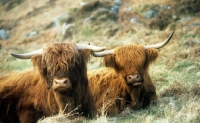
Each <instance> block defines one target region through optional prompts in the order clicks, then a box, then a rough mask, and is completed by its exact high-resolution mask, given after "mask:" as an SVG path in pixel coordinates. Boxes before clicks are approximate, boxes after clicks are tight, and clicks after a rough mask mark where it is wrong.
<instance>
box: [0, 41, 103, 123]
mask: <svg viewBox="0 0 200 123" xmlns="http://www.w3.org/2000/svg"><path fill="white" fill-rule="evenodd" d="M104 49H105V48H104V47H97V46H91V45H83V44H74V43H52V44H49V45H47V46H46V47H45V48H44V49H40V50H37V51H33V52H30V53H25V54H12V55H13V56H15V57H17V58H21V59H29V58H31V61H32V63H33V66H34V68H33V69H28V70H24V71H21V72H13V73H10V74H8V75H6V76H4V77H0V123H18V122H20V123H35V122H37V120H38V119H39V118H42V117H46V116H51V115H55V114H57V113H69V112H71V111H73V110H75V108H78V109H77V110H76V111H75V112H73V113H78V114H79V115H82V116H86V117H93V116H95V114H96V107H95V103H94V99H93V96H92V94H91V91H90V89H89V86H88V78H87V68H86V63H87V60H88V57H89V55H90V53H91V52H92V51H102V50H104Z"/></svg>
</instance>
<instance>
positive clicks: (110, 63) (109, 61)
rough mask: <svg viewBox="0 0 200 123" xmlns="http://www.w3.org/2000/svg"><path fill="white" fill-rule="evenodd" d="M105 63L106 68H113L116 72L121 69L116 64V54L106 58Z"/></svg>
mask: <svg viewBox="0 0 200 123" xmlns="http://www.w3.org/2000/svg"><path fill="white" fill-rule="evenodd" d="M103 63H104V66H106V67H112V68H114V69H115V70H116V71H118V70H119V67H118V65H117V63H116V59H115V54H112V55H107V56H105V57H104V59H103Z"/></svg>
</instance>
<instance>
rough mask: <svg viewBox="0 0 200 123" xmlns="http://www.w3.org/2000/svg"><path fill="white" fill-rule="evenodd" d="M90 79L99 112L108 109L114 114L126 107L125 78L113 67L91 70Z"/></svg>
mask: <svg viewBox="0 0 200 123" xmlns="http://www.w3.org/2000/svg"><path fill="white" fill-rule="evenodd" d="M88 79H89V86H90V88H91V91H92V93H93V96H94V100H95V103H96V107H97V109H98V111H99V113H102V111H103V110H104V111H105V110H107V112H108V114H109V115H113V114H116V112H120V111H122V110H123V109H124V106H125V103H126V102H125V98H126V96H127V95H126V94H127V88H126V85H125V82H124V80H123V78H122V77H121V76H120V75H118V74H117V73H116V72H115V71H114V70H113V69H109V68H104V69H100V70H97V71H89V72H88Z"/></svg>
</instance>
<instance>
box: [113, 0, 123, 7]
mask: <svg viewBox="0 0 200 123" xmlns="http://www.w3.org/2000/svg"><path fill="white" fill-rule="evenodd" d="M114 5H115V6H121V5H122V2H121V0H114Z"/></svg>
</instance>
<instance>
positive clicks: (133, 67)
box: [88, 32, 174, 115]
mask: <svg viewBox="0 0 200 123" xmlns="http://www.w3.org/2000/svg"><path fill="white" fill-rule="evenodd" d="M173 33H174V32H172V34H171V35H170V36H169V38H168V39H166V40H165V41H164V42H162V43H159V44H154V45H148V46H141V45H135V44H129V45H126V46H120V47H117V48H115V49H113V50H108V51H102V52H98V53H94V55H95V56H105V57H104V60H103V61H104V65H105V66H106V67H107V68H103V69H100V70H95V71H90V72H89V73H88V79H89V86H90V88H91V91H92V93H93V96H94V100H95V102H96V107H97V109H98V110H100V112H105V111H107V114H108V115H114V114H117V113H119V112H121V111H122V110H123V109H125V107H129V108H131V109H140V108H142V107H146V106H149V105H150V103H151V102H153V103H154V104H155V103H156V99H157V95H156V89H155V86H154V84H153V82H152V80H151V78H150V75H149V73H148V69H149V65H150V64H151V63H152V62H153V61H155V60H156V58H157V57H158V52H157V50H156V49H155V48H161V47H163V46H164V45H166V44H167V43H168V42H169V41H170V39H171V37H172V36H173Z"/></svg>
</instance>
